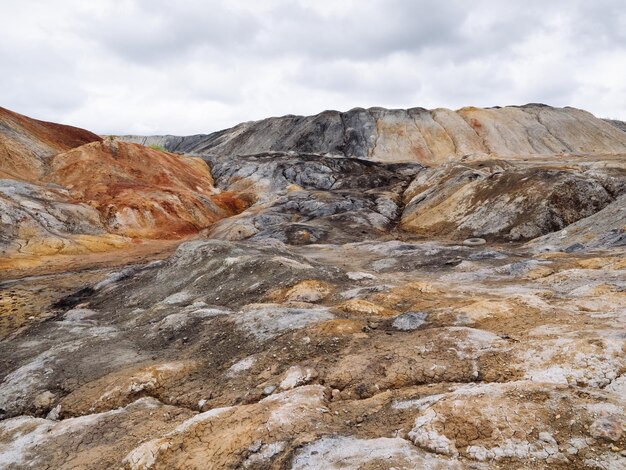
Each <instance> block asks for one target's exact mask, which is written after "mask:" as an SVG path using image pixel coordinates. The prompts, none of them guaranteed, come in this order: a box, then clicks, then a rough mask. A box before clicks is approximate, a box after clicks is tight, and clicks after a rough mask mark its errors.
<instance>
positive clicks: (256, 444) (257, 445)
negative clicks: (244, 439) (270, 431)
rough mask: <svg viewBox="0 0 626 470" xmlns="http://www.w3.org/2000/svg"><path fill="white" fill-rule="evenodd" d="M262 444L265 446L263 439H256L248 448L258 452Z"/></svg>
mask: <svg viewBox="0 0 626 470" xmlns="http://www.w3.org/2000/svg"><path fill="white" fill-rule="evenodd" d="M262 446H263V441H262V440H260V439H259V440H256V441H254V442H253V443H252V444H250V447H248V450H249V451H250V452H252V453H256V452H258V451H259V450H261V447H262Z"/></svg>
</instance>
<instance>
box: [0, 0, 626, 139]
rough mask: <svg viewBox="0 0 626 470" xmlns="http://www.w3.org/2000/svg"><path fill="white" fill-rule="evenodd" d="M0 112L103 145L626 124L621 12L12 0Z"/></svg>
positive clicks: (319, 0) (272, 1)
mask: <svg viewBox="0 0 626 470" xmlns="http://www.w3.org/2000/svg"><path fill="white" fill-rule="evenodd" d="M0 18H2V27H1V28H0V71H1V73H0V106H3V107H6V108H9V109H11V110H14V111H17V112H19V113H22V114H26V115H28V116H31V117H35V118H38V119H44V120H49V121H55V122H62V123H66V124H72V125H76V126H80V127H84V128H87V129H89V130H92V131H94V132H97V133H101V134H143V135H149V134H176V135H188V134H197V133H209V132H213V131H216V130H220V129H223V128H227V127H230V126H233V125H235V124H237V123H239V122H243V121H250V120H256V119H262V118H264V117H269V116H281V115H285V114H304V115H308V114H316V113H318V112H321V111H323V110H325V109H336V110H340V111H345V110H348V109H351V108H354V107H357V106H358V107H370V106H383V107H388V108H410V107H415V106H421V107H425V108H437V107H447V108H452V109H458V108H460V107H463V106H505V105H512V104H525V103H531V102H535V103H546V104H550V105H553V106H574V107H577V108H583V109H586V110H588V111H591V112H592V113H594V114H595V115H596V116H599V117H607V118H616V119H622V120H626V6H625V5H624V1H623V0H593V1H592V0H584V1H583V0H540V1H538V0H524V1H519V0H515V1H513V0H472V1H471V2H470V1H467V0H465V1H461V0H459V1H456V0H449V1H446V0H250V1H248V0H229V1H227V0H225V1H219V0H90V1H84V0H54V1H49V0H47V1H39V0H20V1H17V0H0Z"/></svg>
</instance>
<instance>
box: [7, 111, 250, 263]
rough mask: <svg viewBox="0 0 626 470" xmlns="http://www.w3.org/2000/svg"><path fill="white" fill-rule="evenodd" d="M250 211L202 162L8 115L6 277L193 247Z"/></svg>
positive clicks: (14, 114) (11, 114) (12, 114)
mask: <svg viewBox="0 0 626 470" xmlns="http://www.w3.org/2000/svg"><path fill="white" fill-rule="evenodd" d="M246 206H247V204H246V202H245V201H243V200H241V199H239V198H237V197H235V196H233V195H232V194H230V193H222V192H220V191H219V190H218V189H215V188H214V186H213V179H212V177H211V173H210V171H209V167H208V166H207V164H206V163H205V162H204V161H202V160H200V159H197V158H190V157H184V156H181V155H175V154H171V153H167V152H162V151H159V150H154V149H151V148H147V147H144V146H142V145H137V144H129V143H112V142H103V141H102V139H101V138H100V137H98V136H97V135H95V134H93V133H91V132H88V131H85V130H82V129H78V128H74V127H70V126H64V125H60V124H53V123H47V122H43V121H37V120H34V119H30V118H27V117H25V116H22V115H20V114H16V113H13V112H11V111H8V110H6V109H3V108H0V216H1V222H2V223H1V224H0V261H3V262H0V270H6V269H8V268H10V266H12V265H13V264H12V263H17V262H18V260H19V262H20V263H21V264H20V266H21V265H22V264H24V263H26V265H28V266H30V265H32V263H33V262H34V263H35V264H40V263H44V264H45V263H47V262H48V261H46V259H47V257H49V256H53V255H59V254H62V255H80V254H88V253H98V252H103V251H104V252H106V251H111V250H117V249H119V248H123V247H128V246H129V245H131V242H132V245H136V244H137V243H145V240H146V239H152V240H175V239H180V238H184V237H187V236H190V235H193V234H195V233H197V232H198V231H200V230H201V229H204V228H206V227H208V226H210V225H211V224H212V223H214V222H215V221H217V220H219V219H221V218H223V217H228V216H230V215H233V214H236V213H238V212H240V211H242V210H243V209H245V208H246ZM133 239H134V240H133ZM7 262H8V264H7ZM18 264H19V263H18ZM16 266H17V265H16ZM7 267H8V268H7Z"/></svg>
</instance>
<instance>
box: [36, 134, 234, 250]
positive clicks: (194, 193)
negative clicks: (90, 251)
mask: <svg viewBox="0 0 626 470" xmlns="http://www.w3.org/2000/svg"><path fill="white" fill-rule="evenodd" d="M50 166H51V168H50V172H49V174H48V175H47V177H46V180H47V181H51V182H54V183H56V184H59V185H62V186H64V187H66V188H68V189H69V190H70V191H71V194H72V195H73V196H74V197H75V198H76V199H77V200H80V201H85V202H87V203H88V204H89V205H91V206H93V207H95V208H97V209H98V211H99V212H100V214H101V219H102V221H103V223H104V225H105V226H106V228H107V229H108V231H110V232H112V233H117V234H120V235H127V236H134V237H142V238H171V237H174V238H176V237H181V236H183V235H187V234H190V233H196V232H198V231H199V230H200V229H202V228H205V227H207V226H209V225H211V224H212V223H213V222H215V221H216V220H218V219H220V218H223V217H226V216H229V215H232V214H234V213H236V212H238V211H239V210H241V209H242V208H243V203H242V202H241V201H239V200H237V199H236V198H233V197H231V196H230V195H228V194H219V193H218V191H216V190H215V189H214V187H213V180H212V178H211V174H210V172H209V168H208V167H207V165H206V163H204V162H203V161H202V160H200V159H197V158H191V157H190V158H181V157H180V156H178V155H173V154H169V153H166V152H161V151H159V150H154V149H151V148H148V147H143V146H141V145H136V144H129V143H125V142H110V141H109V142H95V143H92V144H89V145H85V146H82V147H79V148H76V149H74V150H71V151H69V152H66V153H61V154H58V155H56V156H55V157H54V158H53V159H52V161H51V165H50ZM86 174H89V175H90V178H89V179H86V178H85V175H86Z"/></svg>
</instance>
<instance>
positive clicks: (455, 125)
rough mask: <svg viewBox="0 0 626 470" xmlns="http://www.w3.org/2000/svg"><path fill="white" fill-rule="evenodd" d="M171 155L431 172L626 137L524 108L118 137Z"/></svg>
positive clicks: (606, 147)
mask: <svg viewBox="0 0 626 470" xmlns="http://www.w3.org/2000/svg"><path fill="white" fill-rule="evenodd" d="M119 139H122V140H128V141H132V142H138V143H142V144H144V145H150V144H157V145H162V146H164V147H165V148H166V149H168V150H170V151H174V152H184V153H196V154H207V153H211V154H218V155H251V154H258V153H263V152H268V151H282V152H286V151H296V152H303V153H307V152H308V153H321V154H324V153H328V154H332V155H342V156H346V157H355V158H362V159H367V160H377V161H385V162H417V163H421V164H424V165H428V166H432V165H439V164H441V163H445V162H447V161H451V160H456V159H458V158H460V157H463V156H464V155H468V154H484V155H499V156H511V155H541V154H560V153H580V154H597V153H608V154H611V153H623V152H626V132H624V131H623V129H620V128H618V127H615V126H614V125H612V124H611V123H608V122H606V121H603V120H602V119H597V118H595V117H594V116H593V115H591V114H590V113H588V112H586V111H582V110H579V109H575V108H552V107H550V106H546V105H540V104H529V105H526V106H508V107H504V108H489V109H480V108H462V109H460V110H458V111H451V110H449V109H435V110H426V109H423V108H411V109H407V110H390V109H383V108H370V109H362V108H355V109H352V110H350V111H348V112H345V113H340V112H338V111H325V112H323V113H320V114H317V115H315V116H306V117H305V116H284V117H279V118H270V119H264V120H261V121H254V122H247V123H243V124H240V125H238V126H235V127H233V128H232V129H226V130H223V131H220V132H215V133H213V134H208V135H194V136H188V137H176V136H151V137H140V136H121V137H119Z"/></svg>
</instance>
